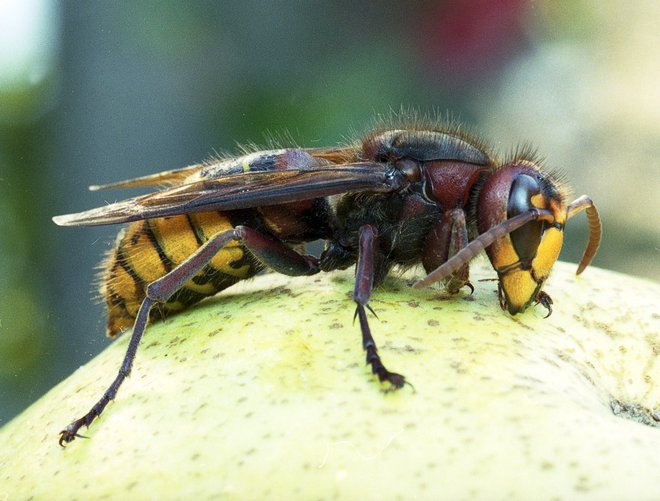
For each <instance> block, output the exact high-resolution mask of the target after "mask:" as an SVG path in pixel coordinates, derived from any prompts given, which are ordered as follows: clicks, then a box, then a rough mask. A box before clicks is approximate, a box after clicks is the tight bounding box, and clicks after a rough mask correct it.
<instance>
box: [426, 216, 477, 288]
mask: <svg viewBox="0 0 660 501" xmlns="http://www.w3.org/2000/svg"><path fill="white" fill-rule="evenodd" d="M467 244H468V231H467V225H466V223H465V212H464V211H463V209H452V210H449V211H446V212H445V213H444V214H443V216H442V218H440V219H439V220H438V222H437V223H436V225H435V227H434V228H433V231H431V233H430V234H429V236H428V237H427V239H426V242H425V243H424V255H423V260H422V262H423V264H424V269H425V270H426V271H427V272H431V271H433V270H434V269H436V268H437V267H438V266H440V265H441V264H443V263H445V262H446V261H447V260H448V259H450V258H451V257H452V256H454V255H456V254H457V253H458V252H459V251H460V250H461V249H463V248H464V247H465V246H467ZM465 286H467V287H469V288H470V289H471V290H472V292H474V287H473V286H472V284H471V283H470V266H469V264H468V263H464V264H463V265H462V266H461V267H460V268H458V269H457V270H456V271H455V272H453V273H452V274H451V275H450V276H448V277H447V278H446V279H445V288H446V289H447V291H448V292H449V293H450V294H456V293H457V292H458V291H459V290H460V289H462V288H463V287H465Z"/></svg>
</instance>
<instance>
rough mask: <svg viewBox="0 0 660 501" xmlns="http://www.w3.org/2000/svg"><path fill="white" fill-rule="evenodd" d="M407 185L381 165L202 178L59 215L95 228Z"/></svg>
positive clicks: (58, 220)
mask: <svg viewBox="0 0 660 501" xmlns="http://www.w3.org/2000/svg"><path fill="white" fill-rule="evenodd" d="M407 184H408V182H407V180H406V178H405V176H404V175H403V174H402V173H401V172H400V171H398V170H396V169H393V168H392V167H391V166H387V165H385V164H382V163H378V162H357V163H350V164H342V165H330V166H323V167H314V168H299V169H287V170H280V171H256V172H244V173H239V174H231V175H227V176H219V177H214V178H207V179H201V180H199V181H195V182H192V183H189V184H183V185H179V186H173V187H170V188H165V189H163V190H161V191H158V192H156V193H151V194H148V195H142V196H139V197H135V198H130V199H128V200H124V201H122V202H115V203H112V204H109V205H106V206H104V207H99V208H96V209H90V210H87V211H84V212H80V213H77V214H67V215H64V216H56V217H54V218H53V221H54V222H55V223H56V224H58V225H60V226H94V225H103V224H115V223H123V222H128V221H137V220H141V219H149V218H154V217H164V216H173V215H176V214H185V213H189V212H202V211H213V210H233V209H246V208H250V207H259V206H264V205H278V204H284V203H290V202H296V201H298V200H308V199H312V198H317V197H325V196H330V195H337V194H340V193H346V192H350V191H363V190H367V191H382V192H389V191H396V190H398V189H401V188H402V187H405V186H406V185H407Z"/></svg>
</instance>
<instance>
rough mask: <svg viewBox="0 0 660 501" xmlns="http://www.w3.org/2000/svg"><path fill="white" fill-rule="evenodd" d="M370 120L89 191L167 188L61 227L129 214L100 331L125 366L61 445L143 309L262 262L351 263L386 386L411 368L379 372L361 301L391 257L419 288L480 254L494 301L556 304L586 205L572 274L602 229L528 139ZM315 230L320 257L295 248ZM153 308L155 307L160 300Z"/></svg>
mask: <svg viewBox="0 0 660 501" xmlns="http://www.w3.org/2000/svg"><path fill="white" fill-rule="evenodd" d="M404 123H405V125H400V126H389V127H382V128H379V129H377V130H375V131H373V132H371V133H370V134H368V135H366V136H365V137H364V138H362V139H361V140H359V141H356V142H355V143H353V144H349V145H347V146H341V147H334V148H297V147H294V148H288V149H277V150H268V151H255V152H253V153H249V154H245V155H243V156H238V157H234V158H224V159H220V160H214V161H211V162H207V163H204V164H199V165H193V166H191V167H187V168H183V169H179V170H172V171H166V172H161V173H158V174H154V175H150V176H145V177H140V178H136V179H132V180H128V181H122V182H119V183H114V184H110V185H105V186H94V187H91V189H93V190H96V189H100V188H122V187H132V186H152V185H158V186H165V187H164V188H163V189H161V190H160V191H157V192H155V193H152V194H148V195H143V196H139V197H135V198H131V199H129V200H125V201H123V202H117V203H113V204H109V205H105V206H103V207H100V208H98V209H92V210H88V211H85V212H81V213H78V214H71V215H65V216H57V217H55V218H53V219H54V221H55V223H57V224H59V225H62V226H85V225H103V224H115V223H126V222H128V223H130V224H129V225H128V226H127V227H126V228H125V229H124V230H122V231H121V232H120V234H119V236H118V237H117V242H116V246H115V248H114V249H113V250H112V251H111V252H110V253H109V255H108V257H107V258H106V261H105V263H104V266H103V269H104V271H103V273H102V277H101V280H102V285H101V291H102V293H103V295H104V297H105V299H106V302H107V306H108V335H109V336H111V337H114V336H116V335H118V334H119V333H121V332H123V331H124V330H127V329H130V328H131V327H132V328H133V332H132V334H131V339H130V342H129V346H128V349H127V352H126V355H125V357H124V361H123V363H122V365H121V368H120V370H119V372H118V374H117V376H116V378H115V380H114V381H113V382H112V384H111V385H110V387H109V388H108V389H107V390H106V391H105V393H104V394H103V396H102V397H101V399H100V400H99V401H98V402H97V403H96V404H95V405H94V406H93V407H92V408H91V409H90V411H89V412H88V413H87V414H85V415H84V416H82V417H81V418H79V419H76V420H75V421H73V422H72V423H71V424H69V425H68V426H67V427H66V428H65V429H64V430H63V431H62V432H61V433H60V439H59V443H60V445H63V444H64V443H68V442H71V441H72V440H74V439H75V438H76V437H79V436H81V435H79V433H78V431H79V430H80V428H81V427H82V426H87V427H89V425H90V424H91V422H92V421H93V420H94V418H96V417H97V416H99V415H100V414H101V412H103V410H104V408H105V407H106V405H107V404H108V402H110V401H111V400H113V399H114V398H115V396H116V393H117V390H118V389H119V387H120V386H121V384H122V382H123V381H124V379H125V378H126V377H127V376H128V374H129V373H130V370H131V367H132V364H133V360H134V358H135V354H136V352H137V349H138V345H139V343H140V339H141V337H142V334H143V333H144V330H145V328H146V326H147V324H148V322H149V320H150V319H155V318H158V317H162V316H164V315H167V314H169V313H173V312H176V311H178V310H181V309H183V308H186V307H188V306H190V305H192V304H194V303H196V302H198V301H200V300H201V299H203V298H204V297H207V296H212V295H214V294H216V293H217V292H219V291H221V290H223V289H226V288H227V287H229V286H231V285H232V284H234V283H236V282H238V281H240V280H243V279H246V278H250V277H252V276H254V275H255V274H257V273H258V272H259V271H261V270H263V269H266V268H268V269H271V270H273V271H276V272H279V273H283V274H286V275H291V276H301V275H314V274H316V273H319V272H321V271H324V272H329V271H333V270H338V269H345V268H347V267H349V266H352V265H355V266H356V280H355V288H354V292H353V298H354V300H355V303H356V305H357V307H356V311H355V317H357V318H358V319H359V324H360V331H361V333H362V346H363V348H364V350H365V352H366V361H367V364H369V365H370V366H371V370H372V372H373V373H374V374H375V375H376V376H378V379H379V380H380V381H381V382H382V383H385V384H387V385H388V388H389V389H398V388H401V387H402V386H403V385H404V384H405V383H406V380H405V378H404V376H402V375H400V374H397V373H395V372H391V371H389V370H388V369H386V368H385V365H384V364H383V362H382V361H381V358H380V356H379V354H378V351H377V347H376V343H375V341H374V338H373V336H372V334H371V329H370V327H369V323H368V320H367V310H368V309H370V308H369V298H370V296H371V293H372V290H373V289H374V287H376V286H378V285H379V284H380V283H381V282H382V281H383V280H384V278H385V277H386V276H387V274H388V273H389V272H390V271H391V270H392V268H393V267H396V266H399V267H409V266H413V265H416V264H419V263H421V264H422V265H423V266H424V269H425V270H426V272H427V273H428V275H427V276H426V277H425V278H423V279H422V280H420V281H419V282H417V284H415V287H424V286H427V285H429V284H431V283H433V282H437V281H444V283H445V287H446V288H447V290H448V291H449V292H451V293H456V292H458V291H459V290H460V289H461V288H463V287H464V286H468V287H469V288H472V285H471V284H470V282H469V268H468V263H469V261H470V260H471V259H472V258H473V257H474V256H475V255H476V254H478V253H479V252H480V251H482V250H484V249H485V250H486V252H487V254H488V257H489V259H490V261H491V264H492V265H493V268H494V269H495V271H496V272H497V276H498V294H499V299H500V304H501V306H502V308H503V309H506V310H508V311H509V313H511V314H512V315H515V314H516V313H519V312H522V311H524V310H525V309H526V308H527V307H528V306H529V305H530V304H532V303H540V304H542V305H543V306H545V307H546V308H547V309H548V312H550V311H551V309H550V308H551V304H552V301H551V299H550V297H549V296H548V295H547V294H546V293H545V292H544V291H542V287H543V284H544V282H545V280H546V279H547V277H548V275H549V273H550V270H551V268H552V266H553V264H554V262H555V261H556V259H557V257H558V255H559V251H560V250H561V246H562V241H563V231H564V226H565V223H566V221H567V220H568V219H570V218H571V217H573V216H574V215H576V214H577V213H579V212H581V211H583V210H586V214H587V218H588V221H589V230H590V235H589V242H588V244H587V248H586V250H585V252H584V255H583V257H582V259H581V262H580V265H579V267H578V271H577V273H578V274H579V273H581V272H582V271H583V270H584V269H585V268H586V267H587V265H588V264H589V263H590V262H591V260H592V258H593V257H594V255H595V253H596V250H597V248H598V245H599V243H600V237H601V226H600V219H599V216H598V212H597V211H596V208H595V206H594V205H593V203H592V201H591V200H590V199H589V198H588V197H586V196H581V197H579V198H577V199H576V200H574V201H573V202H571V203H568V202H567V189H566V187H565V186H564V184H563V183H562V182H561V180H560V179H559V178H558V177H557V176H556V175H553V174H551V173H548V172H546V171H544V170H543V169H542V168H541V167H540V166H539V162H538V160H537V159H536V158H535V156H534V155H533V154H532V153H531V152H530V151H529V150H522V151H520V152H518V153H516V154H514V155H513V156H512V157H511V158H510V159H508V160H506V161H500V160H498V159H497V158H496V157H495V156H494V155H493V154H492V153H490V151H489V149H488V148H487V147H486V146H485V144H484V143H483V142H482V141H481V140H479V139H477V138H475V137H473V136H472V135H471V134H468V133H466V132H464V131H463V130H462V129H461V128H460V127H459V126H457V125H441V124H437V123H426V122H424V121H420V120H416V121H415V120H413V121H411V122H408V123H406V122H404ZM319 239H322V240H324V241H325V248H324V250H323V252H322V253H321V255H320V256H319V257H315V256H310V255H305V254H301V253H300V252H299V251H298V249H300V248H301V245H304V244H306V243H309V242H312V241H315V240H319ZM155 305H158V307H157V308H153V306H155Z"/></svg>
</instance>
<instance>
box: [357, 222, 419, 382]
mask: <svg viewBox="0 0 660 501" xmlns="http://www.w3.org/2000/svg"><path fill="white" fill-rule="evenodd" d="M377 248H378V245H377V234H376V229H375V228H374V227H373V226H371V225H369V224H367V225H365V226H362V227H361V228H360V242H359V256H358V262H357V267H356V273H355V275H356V276H355V289H354V290H353V299H354V300H355V302H356V303H357V308H356V310H355V317H358V318H359V319H360V330H361V331H362V347H363V348H364V350H365V351H366V352H367V363H368V364H369V365H371V372H372V373H373V374H376V375H377V376H378V379H379V380H380V381H381V382H388V383H390V385H391V388H390V389H392V390H397V389H399V388H401V387H402V386H403V385H404V384H405V383H406V379H405V377H404V376H402V375H401V374H396V373H394V372H390V371H388V370H387V369H386V368H385V366H384V365H383V362H382V361H381V359H380V355H378V348H377V347H376V342H375V341H374V338H373V336H372V335H371V329H370V328H369V322H368V321H367V312H366V310H365V308H368V309H369V310H370V311H371V312H372V313H373V310H371V308H370V307H369V304H368V303H369V298H370V297H371V291H372V289H373V285H374V269H375V260H376V252H377ZM355 317H354V318H355Z"/></svg>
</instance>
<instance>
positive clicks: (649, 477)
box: [0, 263, 660, 500]
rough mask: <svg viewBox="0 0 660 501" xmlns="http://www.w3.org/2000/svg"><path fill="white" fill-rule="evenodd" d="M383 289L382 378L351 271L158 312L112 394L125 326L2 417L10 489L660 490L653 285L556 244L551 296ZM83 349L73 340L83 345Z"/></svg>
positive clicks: (259, 282)
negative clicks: (584, 265) (66, 437)
mask: <svg viewBox="0 0 660 501" xmlns="http://www.w3.org/2000/svg"><path fill="white" fill-rule="evenodd" d="M420 273H421V272H420V271H419V270H417V271H414V272H412V274H406V275H403V276H401V277H398V278H390V279H388V280H387V281H386V283H385V284H384V285H383V286H382V287H380V288H379V289H377V290H376V291H375V292H374V294H373V296H372V301H371V303H370V304H371V306H372V307H373V309H374V310H375V312H376V313H377V315H378V318H376V317H374V316H373V315H370V325H371V327H372V331H373V333H374V337H375V339H376V342H377V344H378V346H379V353H380V354H381V357H382V359H383V362H384V364H385V365H386V367H388V368H389V369H390V370H392V371H396V372H399V373H401V374H404V375H405V376H406V377H407V380H408V381H409V382H410V383H411V385H410V386H409V385H406V386H405V387H404V388H403V389H401V390H399V391H392V392H387V391H385V390H387V388H386V387H384V386H382V385H381V384H380V383H378V382H377V381H376V379H375V377H374V376H373V375H371V373H370V371H369V369H368V367H367V366H366V365H365V363H364V353H363V351H362V347H361V338H360V331H359V327H358V325H353V311H354V303H353V302H352V300H351V291H352V288H353V272H352V271H346V272H337V273H331V274H320V275H317V276H313V277H302V278H290V277H284V276H281V275H275V274H270V275H263V276H260V277H257V278H256V279H255V280H253V281H249V282H244V283H241V284H239V285H237V286H235V287H232V288H230V289H228V290H226V291H224V292H222V293H221V294H219V295H218V296H216V297H215V298H212V299H210V300H206V301H204V302H203V303H201V304H200V305H198V306H197V307H194V308H192V309H189V310H187V311H185V312H182V313H181V314H178V315H175V316H172V317H170V318H168V319H167V320H165V321H161V322H156V323H154V324H153V325H151V326H150V327H149V328H148V329H147V332H146V334H145V337H144V339H143V341H142V345H141V347H140V349H139V351H138V354H137V358H136V361H135V365H134V368H133V372H132V374H131V376H130V377H129V378H128V379H127V380H126V382H125V383H124V385H123V386H122V387H121V389H120V391H119V394H118V396H117V399H116V400H115V401H114V402H113V403H112V404H111V405H109V406H108V408H107V409H106V411H105V412H104V413H103V415H102V416H101V417H100V418H98V419H97V420H95V421H94V423H92V425H91V427H90V428H89V429H88V430H87V429H85V428H83V430H82V432H83V433H84V434H85V435H86V436H88V437H89V438H88V439H77V440H75V441H74V442H72V443H70V444H67V446H66V448H61V447H60V446H59V445H58V443H57V440H58V432H59V431H60V430H62V429H63V428H64V427H65V426H66V425H67V424H68V423H69V422H70V421H72V420H73V419H75V418H78V417H80V416H81V415H82V414H84V413H85V412H87V410H88V409H89V408H90V407H91V406H92V405H93V404H94V402H96V400H97V399H98V398H99V397H100V396H101V394H102V392H103V391H104V390H105V388H106V387H107V385H109V383H110V382H111V381H112V379H113V378H114V376H115V374H116V371H117V369H118V367H119V364H120V362H121V359H122V357H123V353H124V351H125V349H126V345H127V342H128V338H129V336H128V335H124V336H122V337H121V338H120V339H119V340H118V341H117V342H115V343H113V344H112V345H111V346H110V347H109V348H108V349H106V350H105V351H104V352H103V353H101V354H100V355H99V356H97V357H96V358H95V359H94V360H92V361H90V362H89V363H88V364H86V365H85V366H83V367H81V368H79V369H78V370H76V371H75V372H74V373H73V374H72V375H71V376H70V377H69V378H68V379H66V380H65V381H63V382H62V383H60V384H59V385H57V386H56V387H55V388H53V389H52V390H51V391H50V392H49V393H48V394H46V395H45V396H44V397H42V398H41V399H40V400H39V401H38V402H36V403H35V404H34V405H32V406H31V407H30V408H28V409H27V410H26V411H24V412H23V413H22V414H21V415H20V416H18V417H16V418H15V419H14V420H13V421H11V422H10V423H8V424H7V425H5V426H4V427H3V429H2V430H0V500H5V499H7V500H13V499H25V498H34V499H44V498H48V499H52V498H62V499H74V498H83V499H99V498H104V497H105V498H110V499H115V498H119V499H145V498H148V499H197V498H207V499H208V498H212V499H334V498H338V499H616V500H621V499H636V500H639V499H660V427H658V426H659V425H660V286H659V285H658V284H656V283H653V282H651V281H648V280H643V279H639V278H632V277H628V276H625V275H620V274H617V273H613V272H609V271H605V270H600V269H597V268H590V269H588V270H587V271H586V272H585V273H584V275H583V276H580V277H579V278H576V277H575V275H574V273H575V265H568V264H565V263H557V265H556V266H555V269H554V272H553V275H552V276H551V278H550V280H549V282H548V283H547V284H546V286H545V289H544V290H545V291H546V292H548V294H550V295H551V296H552V297H553V299H554V311H553V313H552V315H551V316H550V317H549V318H544V317H545V315H546V311H545V309H544V308H543V307H541V306H537V307H535V308H530V309H529V310H528V311H527V312H525V313H524V314H519V315H516V316H513V317H512V316H511V315H509V314H508V313H506V312H504V311H502V310H501V309H500V307H499V305H498V301H497V294H496V282H493V281H482V279H492V278H494V272H493V270H492V269H491V268H489V267H487V266H485V265H484V264H480V265H479V264H477V265H474V266H473V269H472V277H471V279H472V283H473V284H474V285H475V292H474V293H473V294H472V295H470V294H469V293H468V291H467V289H465V291H464V292H461V293H459V294H458V295H456V296H449V295H447V294H446V293H444V292H443V291H442V289H441V288H439V287H432V288H430V289H426V290H422V291H416V290H412V289H411V288H410V284H411V283H412V281H413V277H414V276H417V277H419V276H420ZM72 349H73V347H72Z"/></svg>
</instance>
